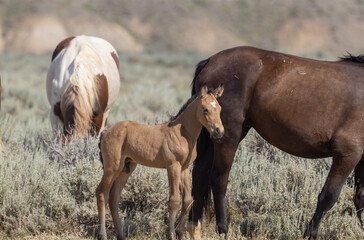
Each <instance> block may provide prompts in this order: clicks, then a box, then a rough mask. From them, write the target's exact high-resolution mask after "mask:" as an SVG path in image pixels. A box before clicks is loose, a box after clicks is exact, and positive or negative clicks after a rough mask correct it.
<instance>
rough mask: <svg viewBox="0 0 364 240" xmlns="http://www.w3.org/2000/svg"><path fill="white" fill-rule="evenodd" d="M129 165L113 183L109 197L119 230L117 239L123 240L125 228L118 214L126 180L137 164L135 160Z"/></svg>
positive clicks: (111, 210)
mask: <svg viewBox="0 0 364 240" xmlns="http://www.w3.org/2000/svg"><path fill="white" fill-rule="evenodd" d="M126 164H129V166H124V168H123V170H122V172H121V173H120V175H119V176H118V177H117V178H116V180H115V182H114V184H113V185H112V188H111V191H110V198H109V207H110V212H111V216H112V220H113V222H114V226H115V229H116V232H117V239H118V240H122V239H125V237H124V233H123V229H122V226H121V221H120V218H119V214H118V209H119V208H118V205H119V200H120V193H121V191H122V190H123V188H124V186H125V184H126V182H127V181H128V179H129V177H130V175H131V174H132V173H133V171H134V170H135V168H136V166H137V164H136V163H134V162H129V163H126Z"/></svg>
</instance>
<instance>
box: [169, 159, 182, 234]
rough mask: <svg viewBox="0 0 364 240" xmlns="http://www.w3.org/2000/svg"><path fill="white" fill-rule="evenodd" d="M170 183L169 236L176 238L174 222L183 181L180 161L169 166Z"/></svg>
mask: <svg viewBox="0 0 364 240" xmlns="http://www.w3.org/2000/svg"><path fill="white" fill-rule="evenodd" d="M167 172H168V183H169V209H168V212H169V223H168V238H169V239H176V231H175V227H174V224H175V223H176V215H177V211H178V208H179V201H180V198H179V185H180V182H181V165H180V163H178V162H175V163H172V164H171V165H169V166H168V167H167Z"/></svg>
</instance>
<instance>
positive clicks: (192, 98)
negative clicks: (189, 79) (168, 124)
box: [169, 93, 200, 121]
mask: <svg viewBox="0 0 364 240" xmlns="http://www.w3.org/2000/svg"><path fill="white" fill-rule="evenodd" d="M199 95H200V93H196V94H194V95H193V96H192V97H190V99H188V100H187V102H186V103H185V104H183V106H182V107H181V109H180V110H179V111H178V113H177V114H176V115H175V116H171V117H170V118H169V120H170V121H174V120H176V119H177V118H178V116H179V115H181V114H182V113H183V112H184V110H186V108H187V107H188V105H190V103H191V102H193V100H195V99H196V98H197V97H198V96H199Z"/></svg>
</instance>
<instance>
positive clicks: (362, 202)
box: [354, 158, 364, 227]
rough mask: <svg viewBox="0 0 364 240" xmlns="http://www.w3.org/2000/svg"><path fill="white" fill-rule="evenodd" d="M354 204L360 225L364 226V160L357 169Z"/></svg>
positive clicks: (363, 159)
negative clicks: (363, 216)
mask: <svg viewBox="0 0 364 240" xmlns="http://www.w3.org/2000/svg"><path fill="white" fill-rule="evenodd" d="M354 204H355V208H356V214H357V216H358V218H359V221H360V224H361V226H362V227H364V226H363V221H362V219H361V214H362V212H363V210H364V158H362V159H361V160H360V162H359V163H358V165H356V167H355V197H354Z"/></svg>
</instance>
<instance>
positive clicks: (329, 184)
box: [305, 137, 362, 239]
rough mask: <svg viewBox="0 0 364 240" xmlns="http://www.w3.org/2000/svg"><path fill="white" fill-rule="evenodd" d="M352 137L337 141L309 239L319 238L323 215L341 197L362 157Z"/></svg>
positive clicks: (311, 225)
mask: <svg viewBox="0 0 364 240" xmlns="http://www.w3.org/2000/svg"><path fill="white" fill-rule="evenodd" d="M350 139H351V137H350V138H349V139H341V140H342V141H337V142H335V147H336V149H337V150H336V153H335V154H334V157H333V163H332V166H331V169H330V172H329V175H328V176H327V179H326V182H325V185H324V187H323V188H322V191H321V193H320V195H319V197H318V201H317V207H316V211H315V214H314V215H313V217H312V219H311V221H310V223H309V225H308V228H307V230H306V232H305V237H309V239H316V238H317V233H318V229H319V226H320V223H321V220H322V218H323V216H324V215H325V214H326V212H327V211H329V210H330V209H331V208H332V206H334V204H335V203H336V201H337V199H338V198H339V195H340V192H341V189H342V187H343V185H344V183H345V180H346V178H347V177H348V176H349V174H350V173H351V171H352V170H353V169H354V167H355V166H356V165H357V163H358V162H359V160H360V159H361V158H362V149H361V148H360V147H358V146H356V145H357V143H355V141H354V142H351V140H350ZM353 139H355V138H353Z"/></svg>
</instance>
